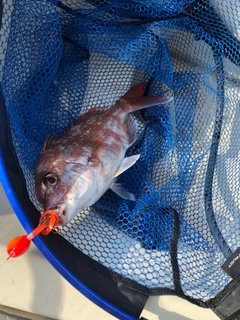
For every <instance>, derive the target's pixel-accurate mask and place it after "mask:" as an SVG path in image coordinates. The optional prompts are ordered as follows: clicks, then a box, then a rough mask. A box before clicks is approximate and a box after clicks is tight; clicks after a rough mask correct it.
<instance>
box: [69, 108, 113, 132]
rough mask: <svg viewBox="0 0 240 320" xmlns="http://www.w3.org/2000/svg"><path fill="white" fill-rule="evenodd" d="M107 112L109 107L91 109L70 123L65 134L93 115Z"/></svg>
mask: <svg viewBox="0 0 240 320" xmlns="http://www.w3.org/2000/svg"><path fill="white" fill-rule="evenodd" d="M106 110H107V107H93V108H92V109H90V110H88V111H86V112H85V113H83V114H81V115H80V116H79V117H78V118H77V119H75V120H73V121H72V122H70V123H69V125H68V126H67V127H66V129H65V130H64V132H63V133H66V132H68V131H69V130H71V129H72V128H73V127H74V126H75V125H76V124H78V123H80V122H81V121H82V120H83V119H86V118H87V117H89V116H90V115H91V114H93V113H95V112H104V111H106Z"/></svg>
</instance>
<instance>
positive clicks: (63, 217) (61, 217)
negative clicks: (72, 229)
mask: <svg viewBox="0 0 240 320" xmlns="http://www.w3.org/2000/svg"><path fill="white" fill-rule="evenodd" d="M47 210H53V211H55V212H56V213H57V215H58V224H57V225H56V227H57V226H62V227H63V226H65V225H66V224H67V223H68V218H67V212H66V205H65V204H63V205H60V206H57V207H56V206H54V207H51V208H48V209H47Z"/></svg>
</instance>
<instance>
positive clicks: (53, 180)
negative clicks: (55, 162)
mask: <svg viewBox="0 0 240 320" xmlns="http://www.w3.org/2000/svg"><path fill="white" fill-rule="evenodd" d="M43 183H44V184H45V186H46V187H47V188H51V187H55V186H56V185H57V183H58V176H57V175H56V174H55V173H48V174H46V175H45V177H44V179H43Z"/></svg>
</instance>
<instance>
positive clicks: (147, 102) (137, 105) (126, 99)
mask: <svg viewBox="0 0 240 320" xmlns="http://www.w3.org/2000/svg"><path fill="white" fill-rule="evenodd" d="M145 86H146V83H145V82H142V83H139V84H137V85H136V86H134V87H132V88H131V89H130V90H129V91H128V92H127V93H125V95H124V96H123V97H122V98H121V99H120V100H119V101H118V103H119V102H120V103H121V105H122V109H124V111H126V112H133V111H136V110H140V109H144V108H147V107H151V106H154V105H158V104H165V103H168V102H170V101H172V100H173V97H168V96H156V97H145V96H144V89H145Z"/></svg>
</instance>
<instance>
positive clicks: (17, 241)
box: [7, 210, 59, 260]
mask: <svg viewBox="0 0 240 320" xmlns="http://www.w3.org/2000/svg"><path fill="white" fill-rule="evenodd" d="M57 225H58V215H57V213H56V211H53V210H47V211H44V212H43V213H42V214H41V217H40V220H39V224H38V226H37V227H36V228H35V229H34V230H33V231H32V232H31V233H29V234H28V235H22V236H18V237H16V238H13V239H12V240H11V241H10V242H9V244H8V245H7V253H8V255H9V256H8V258H7V260H8V259H9V258H17V257H19V256H21V255H22V254H24V253H25V252H26V251H27V250H28V248H29V247H30V243H31V240H32V239H33V238H34V237H36V236H37V235H38V234H39V233H42V234H43V235H44V236H46V235H48V234H49V233H50V232H51V231H52V232H54V233H59V229H58V228H57ZM54 228H55V229H54Z"/></svg>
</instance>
